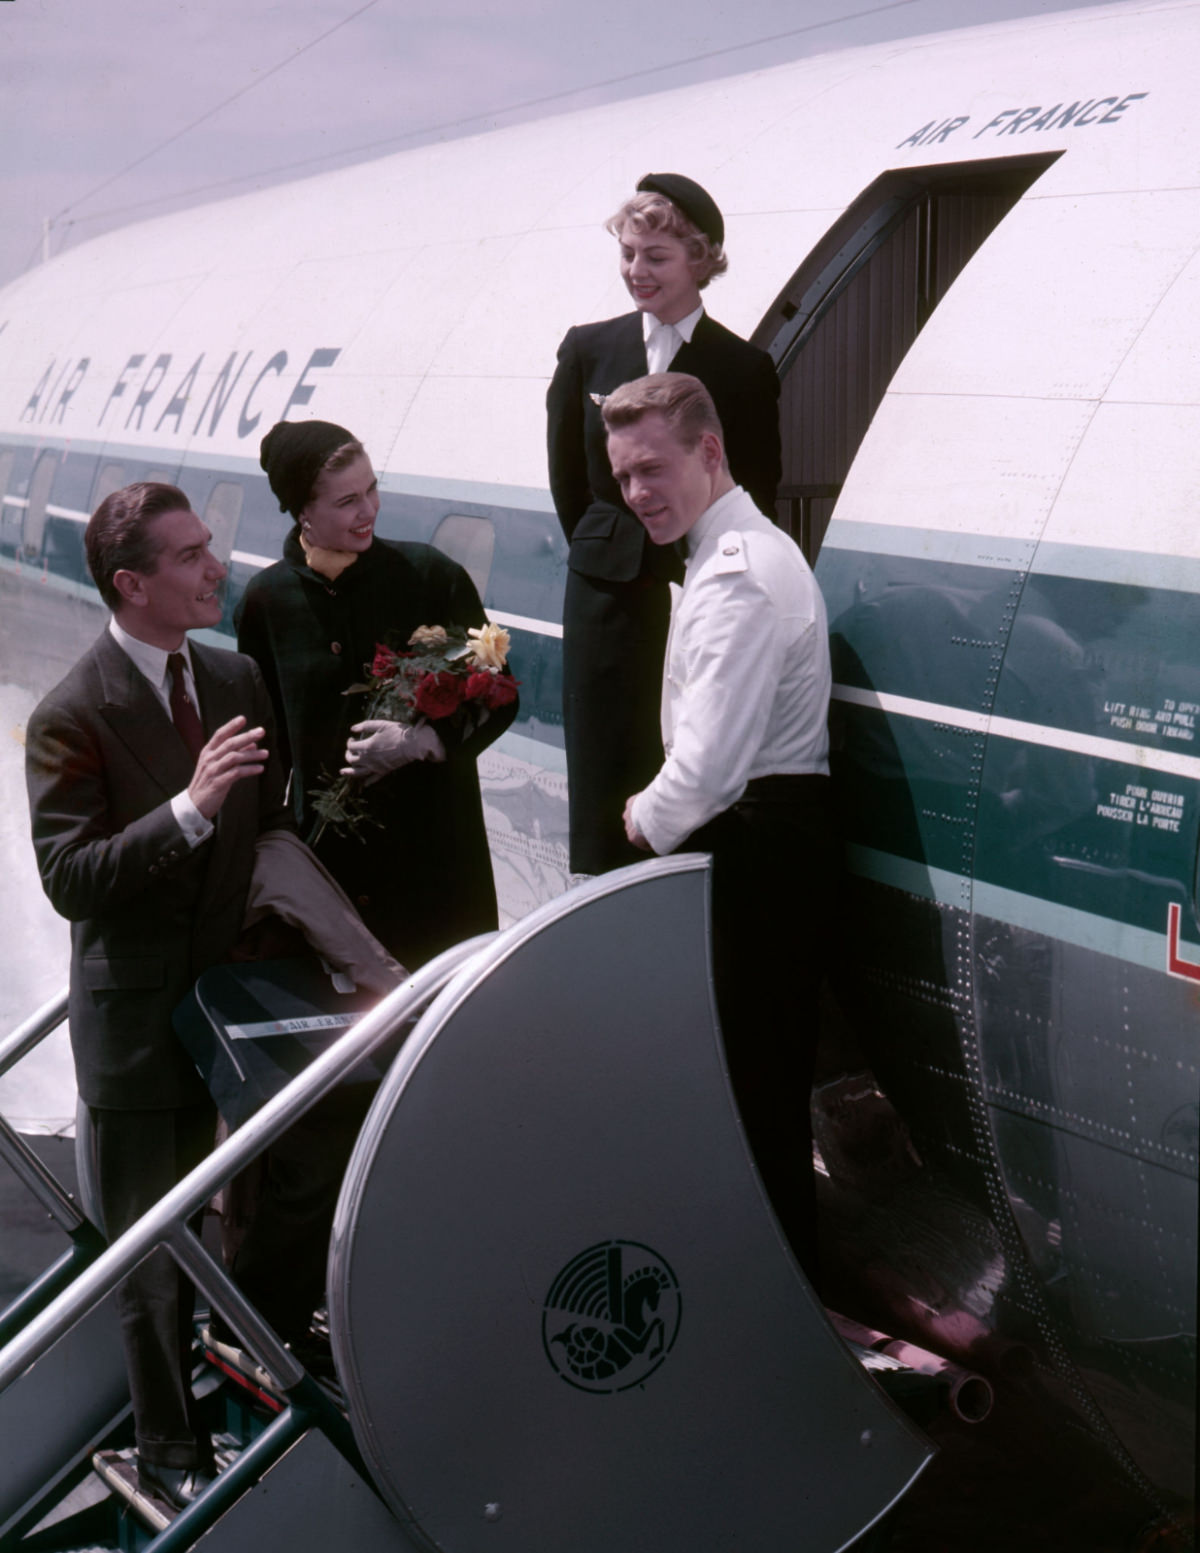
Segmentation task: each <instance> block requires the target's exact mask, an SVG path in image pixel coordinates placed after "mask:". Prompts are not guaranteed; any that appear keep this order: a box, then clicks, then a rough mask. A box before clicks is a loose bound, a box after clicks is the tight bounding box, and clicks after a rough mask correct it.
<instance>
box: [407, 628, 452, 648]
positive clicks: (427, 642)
mask: <svg viewBox="0 0 1200 1553" xmlns="http://www.w3.org/2000/svg"><path fill="white" fill-rule="evenodd" d="M446 640H447V638H446V628H445V626H418V627H417V629H416V630H415V631H414V632H413V634H412V635H411V636H410V637H409V639H408V645H409V646H410V647H444V646H445V645H446Z"/></svg>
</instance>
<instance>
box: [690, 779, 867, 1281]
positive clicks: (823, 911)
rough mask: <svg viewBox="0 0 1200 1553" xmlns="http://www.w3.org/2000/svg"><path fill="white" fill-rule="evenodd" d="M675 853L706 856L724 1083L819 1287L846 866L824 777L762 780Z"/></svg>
mask: <svg viewBox="0 0 1200 1553" xmlns="http://www.w3.org/2000/svg"><path fill="white" fill-rule="evenodd" d="M679 850H680V851H684V852H693V851H696V852H711V853H712V858H713V872H712V923H713V967H714V976H715V983H716V997H717V1011H718V1014H719V1016H720V1021H721V1032H722V1036H723V1039H724V1043H725V1053H726V1059H727V1061H728V1064H729V1076H730V1081H731V1083H732V1085H733V1092H734V1097H735V1099H736V1100H737V1105H738V1111H739V1113H740V1115H741V1118H742V1124H743V1126H744V1128H745V1130H746V1136H747V1141H748V1143H749V1145H750V1149H751V1152H752V1153H753V1155H754V1160H755V1164H756V1165H757V1167H758V1170H759V1173H760V1176H761V1179H762V1183H763V1186H764V1187H765V1189H766V1192H767V1195H768V1196H769V1197H770V1199H771V1205H772V1207H773V1209H774V1211H775V1215H776V1217H777V1218H778V1219H779V1222H780V1224H781V1225H782V1227H783V1230H784V1232H785V1234H786V1235H787V1237H788V1239H789V1240H790V1242H791V1244H792V1249H793V1250H794V1251H795V1253H796V1256H797V1258H798V1259H799V1261H800V1263H801V1265H802V1266H803V1267H804V1269H805V1271H806V1273H807V1274H808V1276H809V1278H810V1280H811V1281H812V1282H813V1283H814V1284H818V1281H819V1267H818V1261H817V1224H816V1190H815V1184H814V1180H813V1170H812V1122H811V1119H810V1114H809V1106H810V1093H811V1090H812V1079H813V1069H814V1066H815V1062H816V1052H817V1041H818V1037H819V1028H818V1001H819V994H820V987H821V981H822V978H823V976H824V974H825V972H826V970H827V969H828V968H829V964H830V959H831V953H832V947H833V942H834V932H835V930H836V925H837V922H836V919H837V916H838V913H839V909H840V881H841V868H842V848H841V841H840V838H839V835H838V829H837V825H836V823H835V817H834V813H833V802H832V794H831V790H830V783H829V778H828V777H824V776H790V777H789V776H784V777H765V778H761V779H759V780H758V781H756V782H753V783H751V784H750V786H749V788H748V789H747V792H746V794H745V796H744V797H743V798H742V799H741V800H739V802H737V803H736V804H734V805H733V806H732V807H731V808H729V809H727V810H725V812H724V813H723V814H719V815H718V816H717V817H716V819H714V820H711V821H710V822H709V823H708V824H707V825H705V826H703V827H702V828H701V829H700V830H698V831H696V832H695V834H694V835H692V836H691V837H689V838H688V840H687V841H686V842H684V843H683V845H682V846H681V847H680V849H679Z"/></svg>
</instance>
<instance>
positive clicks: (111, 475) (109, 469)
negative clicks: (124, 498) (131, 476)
mask: <svg viewBox="0 0 1200 1553" xmlns="http://www.w3.org/2000/svg"><path fill="white" fill-rule="evenodd" d="M124 484H125V465H124V464H101V465H100V472H99V474H98V475H97V476H96V484H95V486H94V487H93V490H92V508H91V510H92V511H93V512H95V510H96V508H97V507H98V506H99V505H100V503H101V502H102V501H103V500H104V499H105V497H107V496H111V495H112V493H113V492H114V491H119V490H120V489H121V487H122V486H123V485H124Z"/></svg>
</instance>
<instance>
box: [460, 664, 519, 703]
mask: <svg viewBox="0 0 1200 1553" xmlns="http://www.w3.org/2000/svg"><path fill="white" fill-rule="evenodd" d="M467 699H468V700H469V701H482V702H483V704H484V706H488V707H495V706H507V705H508V704H509V702H510V701H515V700H516V699H517V682H516V680H515V679H514V678H513V677H512V675H511V674H489V673H487V672H486V670H480V671H479V672H478V673H475V674H471V675H469V676H468V678H467Z"/></svg>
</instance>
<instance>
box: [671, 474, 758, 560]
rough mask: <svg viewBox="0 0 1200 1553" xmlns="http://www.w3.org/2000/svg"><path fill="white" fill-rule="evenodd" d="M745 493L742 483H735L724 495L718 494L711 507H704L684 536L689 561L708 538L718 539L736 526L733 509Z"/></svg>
mask: <svg viewBox="0 0 1200 1553" xmlns="http://www.w3.org/2000/svg"><path fill="white" fill-rule="evenodd" d="M745 494H746V493H745V492H744V491H743V490H742V488H741V486H740V485H735V486H734V487H733V488H732V490H728V491H726V492H725V494H724V496H718V497H717V499H716V501H715V502H713V504H712V506H711V507H706V508H705V509H704V511H703V512H702V513H701V514H700V516H699V517H698V518H697V519H696V521H695V522H694V523H693V524H692V526H691V528H690V529H688V531H687V534H686V535H685V536H684V543H685V544H686V545H687V558H688V560H689V561H690V560H692V559H693V558H694V557H695V554H696V552H697V550H699V548H700V546H701V545H702V544H703V543H704V541H705V540H706V539H716V538H717V537H718V536H719V535H721V534H723V533H724V532H725V530H726V529H727V528H734V527H736V524H733V523H731V522H730V519H731V518H732V516H733V509H734V508H736V507H737V506H738V505H739V504H740V502H741V499H742V497H743V496H744V495H745Z"/></svg>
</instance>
